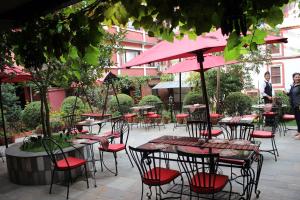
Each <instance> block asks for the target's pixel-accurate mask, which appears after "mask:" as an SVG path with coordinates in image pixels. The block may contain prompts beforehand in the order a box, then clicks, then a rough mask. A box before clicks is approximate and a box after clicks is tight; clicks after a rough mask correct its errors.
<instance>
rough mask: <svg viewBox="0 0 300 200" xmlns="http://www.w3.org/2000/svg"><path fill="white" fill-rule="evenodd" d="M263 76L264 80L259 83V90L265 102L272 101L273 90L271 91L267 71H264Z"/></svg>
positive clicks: (269, 76)
mask: <svg viewBox="0 0 300 200" xmlns="http://www.w3.org/2000/svg"><path fill="white" fill-rule="evenodd" d="M264 78H265V80H264V82H263V83H262V84H261V85H260V88H259V91H260V94H261V97H262V99H263V100H264V103H265V104H267V103H272V96H273V93H274V92H273V88H272V84H271V82H270V78H271V75H270V72H269V71H267V72H265V74H264Z"/></svg>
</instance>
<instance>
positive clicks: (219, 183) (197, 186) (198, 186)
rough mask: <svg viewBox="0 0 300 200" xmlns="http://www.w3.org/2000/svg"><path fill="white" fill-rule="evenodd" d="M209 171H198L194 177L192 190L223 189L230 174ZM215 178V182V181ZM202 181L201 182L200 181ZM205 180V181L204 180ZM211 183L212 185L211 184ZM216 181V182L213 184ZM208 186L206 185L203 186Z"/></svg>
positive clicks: (201, 191)
mask: <svg viewBox="0 0 300 200" xmlns="http://www.w3.org/2000/svg"><path fill="white" fill-rule="evenodd" d="M210 179H211V180H209V174H208V173H203V172H202V173H198V174H196V175H195V176H194V177H193V178H192V183H191V186H190V187H191V190H192V191H194V192H197V193H216V192H219V191H221V190H222V189H223V188H224V187H225V185H226V184H227V182H228V176H225V175H219V174H213V175H210ZM213 180H215V182H213ZM199 181H200V182H199ZM204 181H205V182H204ZM209 183H210V185H209ZM213 183H214V184H213ZM203 186H206V187H203Z"/></svg>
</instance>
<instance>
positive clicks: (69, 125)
mask: <svg viewBox="0 0 300 200" xmlns="http://www.w3.org/2000/svg"><path fill="white" fill-rule="evenodd" d="M78 121H80V120H79V116H77V115H66V116H64V117H63V122H64V124H65V129H64V132H65V133H69V134H77V133H81V134H86V133H88V132H89V131H87V130H83V127H82V126H76V122H78Z"/></svg>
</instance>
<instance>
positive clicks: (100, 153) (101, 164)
mask: <svg viewBox="0 0 300 200" xmlns="http://www.w3.org/2000/svg"><path fill="white" fill-rule="evenodd" d="M99 157H100V166H101V172H103V151H100V152H99Z"/></svg>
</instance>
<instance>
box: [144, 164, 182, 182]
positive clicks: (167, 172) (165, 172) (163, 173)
mask: <svg viewBox="0 0 300 200" xmlns="http://www.w3.org/2000/svg"><path fill="white" fill-rule="evenodd" d="M159 172H160V176H158V177H159V178H160V179H154V178H155V174H156V175H159ZM151 175H152V176H151ZM178 176H180V172H179V171H176V170H173V169H166V168H158V167H156V168H153V169H151V170H150V171H148V172H147V173H145V174H144V176H143V182H144V183H145V184H147V185H164V184H167V183H169V182H171V181H172V180H174V179H175V178H176V177H178ZM151 178H152V179H151Z"/></svg>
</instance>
